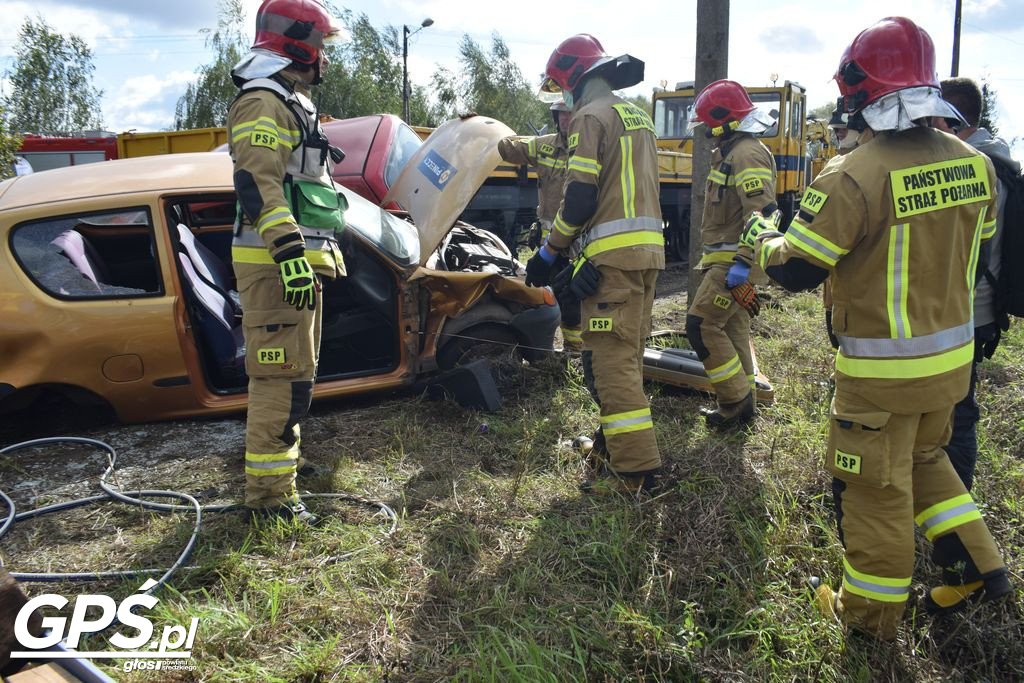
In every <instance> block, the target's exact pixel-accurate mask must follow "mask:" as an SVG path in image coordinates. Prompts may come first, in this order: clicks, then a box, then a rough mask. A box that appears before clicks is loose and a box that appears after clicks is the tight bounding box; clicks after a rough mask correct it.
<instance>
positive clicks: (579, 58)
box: [540, 33, 612, 94]
mask: <svg viewBox="0 0 1024 683" xmlns="http://www.w3.org/2000/svg"><path fill="white" fill-rule="evenodd" d="M611 59H612V58H611V57H609V56H608V54H607V53H606V52H605V51H604V48H603V47H602V46H601V42H600V41H599V40H598V39H597V38H595V37H594V36H592V35H590V34H588V33H580V34H578V35H575V36H573V37H572V38H567V39H565V40H563V41H562V43H561V45H559V46H558V47H556V48H555V51H554V52H552V53H551V56H550V57H549V58H548V66H547V69H545V70H544V75H545V76H546V78H545V79H544V83H543V84H541V87H540V89H541V92H545V93H551V94H554V93H560V92H562V91H563V90H569V91H571V90H573V89H574V88H575V87H576V86H577V85H579V83H580V79H581V78H582V77H583V74H585V73H587V72H588V71H590V70H592V69H593V68H594V67H595V66H598V65H600V64H604V63H607V62H609V61H611Z"/></svg>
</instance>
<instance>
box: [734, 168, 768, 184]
mask: <svg viewBox="0 0 1024 683" xmlns="http://www.w3.org/2000/svg"><path fill="white" fill-rule="evenodd" d="M772 175H773V174H772V170H771V169H770V168H762V167H756V166H755V167H751V168H745V169H743V170H742V171H740V172H739V173H737V174H736V182H737V183H742V182H743V181H744V180H747V179H749V178H763V179H765V180H771V179H772Z"/></svg>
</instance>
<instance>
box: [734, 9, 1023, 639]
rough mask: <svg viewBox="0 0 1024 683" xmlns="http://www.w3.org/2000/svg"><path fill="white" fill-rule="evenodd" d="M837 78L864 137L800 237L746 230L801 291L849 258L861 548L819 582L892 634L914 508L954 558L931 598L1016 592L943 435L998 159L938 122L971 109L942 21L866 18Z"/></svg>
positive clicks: (902, 594)
mask: <svg viewBox="0 0 1024 683" xmlns="http://www.w3.org/2000/svg"><path fill="white" fill-rule="evenodd" d="M835 79H836V81H837V82H838V84H839V89H840V91H841V93H842V95H843V101H844V103H845V108H846V111H847V112H848V113H849V114H850V117H849V121H848V125H849V127H850V128H851V129H853V130H856V131H859V132H860V142H859V144H858V146H857V148H856V149H854V150H853V151H852V152H850V153H849V154H847V155H845V156H843V157H841V158H838V159H836V160H834V161H833V163H831V164H830V165H829V166H828V167H827V168H826V169H825V170H824V171H822V173H821V174H819V175H818V177H817V178H816V179H815V180H814V182H813V183H812V184H811V187H810V188H809V189H808V190H807V192H806V194H805V195H804V199H803V202H802V203H801V206H800V212H799V215H798V216H797V217H796V218H795V219H794V220H793V223H792V224H791V225H790V228H789V230H788V232H787V233H786V234H785V236H779V235H778V232H777V231H774V230H772V226H770V225H767V224H766V222H765V221H763V220H761V219H759V218H758V217H756V216H755V217H754V218H752V219H751V221H750V222H749V223H748V225H747V227H746V229H745V230H744V233H743V235H742V236H741V241H742V242H744V243H745V244H747V245H749V246H754V247H755V248H756V258H757V260H758V263H759V264H760V265H761V266H762V267H763V268H764V269H765V271H766V272H767V274H768V276H769V277H770V278H772V279H773V280H775V281H776V282H778V283H779V284H781V285H782V286H784V287H785V288H787V289H789V290H791V291H798V290H809V289H813V288H815V287H817V286H818V285H819V284H821V282H823V281H824V280H825V278H826V277H828V276H829V274H830V273H831V278H832V284H833V322H834V326H835V332H836V336H837V337H838V340H839V352H838V353H837V355H836V368H835V369H836V373H835V374H836V388H835V396H834V398H833V401H832V405H831V416H830V422H829V427H830V429H829V442H828V451H827V453H826V459H825V460H826V466H827V468H828V470H829V472H830V473H831V474H832V476H833V487H832V490H833V495H834V502H835V508H836V516H837V520H838V525H839V538H840V540H841V541H842V543H843V546H844V548H845V557H844V559H843V579H842V583H841V587H840V589H839V591H838V593H836V592H835V591H833V590H832V588H830V587H829V586H827V585H824V584H822V583H821V582H820V581H817V580H812V585H816V591H817V601H818V605H819V607H820V608H821V609H822V610H823V611H824V612H826V613H827V614H835V615H837V616H838V617H840V618H841V620H842V621H843V622H844V623H845V624H846V625H848V626H851V627H853V628H855V629H857V630H860V631H863V632H865V633H867V634H869V635H872V636H875V637H878V638H882V639H892V638H895V637H896V630H897V626H898V624H899V621H900V616H901V615H902V613H903V610H904V607H905V605H906V601H907V597H908V595H909V593H910V582H911V575H912V574H913V570H914V528H913V525H912V520H913V521H915V522H916V523H917V524H918V525H919V526H920V527H921V529H922V531H923V533H924V535H925V537H926V538H927V539H928V540H929V541H931V542H932V544H933V552H932V559H933V560H934V561H935V562H936V563H937V564H938V565H940V566H941V567H942V568H943V570H944V573H943V584H942V585H940V586H938V587H935V588H933V589H931V591H930V592H929V594H928V596H927V597H926V598H925V607H926V608H927V609H928V610H929V611H930V612H933V613H945V612H950V611H953V610H956V609H959V608H962V607H963V606H964V605H965V604H967V602H968V601H969V600H970V601H975V600H977V601H988V600H991V599H993V598H997V597H1000V596H1003V595H1006V594H1007V593H1009V592H1010V591H1011V587H1010V583H1009V579H1008V577H1007V570H1006V566H1005V565H1004V563H1003V560H1002V558H1001V557H1000V555H999V551H998V550H997V549H996V545H995V542H994V541H993V539H992V536H991V534H990V533H989V531H988V528H987V527H986V525H985V522H984V521H983V520H982V516H981V512H980V511H979V510H978V508H977V506H976V505H975V503H974V501H973V500H972V498H971V495H970V494H969V493H967V491H966V489H965V488H964V485H963V483H962V482H961V481H960V479H959V477H958V476H957V474H956V472H955V471H954V469H953V466H952V465H951V464H950V461H949V458H948V457H947V456H946V453H945V451H944V450H943V449H942V446H943V445H945V444H946V443H947V442H948V440H949V435H950V415H951V413H952V411H953V405H954V404H955V403H956V402H957V401H959V400H960V399H961V398H963V396H964V394H966V393H967V387H968V382H969V381H970V373H971V360H972V358H973V356H974V343H973V335H974V325H973V322H972V317H971V290H972V288H973V285H974V278H975V265H976V263H977V260H978V252H979V248H980V244H981V242H983V241H984V240H987V239H989V238H990V237H991V236H992V234H993V232H994V231H995V213H994V211H995V207H996V191H995V188H996V184H995V173H994V171H993V167H992V163H991V161H989V159H988V158H986V157H985V156H984V155H982V154H980V153H978V152H976V151H975V150H974V149H972V148H971V147H970V146H968V145H966V144H964V143H963V142H961V141H960V140H958V139H956V138H955V137H953V136H950V135H944V134H942V133H940V132H938V131H936V130H935V129H933V128H931V127H929V125H928V124H929V123H930V117H932V116H942V117H957V114H956V113H955V112H954V110H953V109H952V108H951V107H950V106H949V105H948V104H947V103H945V102H944V101H943V100H942V99H941V97H940V94H939V89H938V88H939V84H938V82H937V81H936V79H935V52H934V47H933V45H932V41H931V38H930V37H929V36H928V34H927V33H926V32H925V31H924V30H922V29H920V28H919V27H918V26H917V25H915V24H914V23H913V22H912V21H911V20H909V19H906V18H903V17H891V18H886V19H883V20H881V21H880V22H878V23H877V24H875V25H874V26H871V27H869V28H867V29H865V30H864V31H862V32H861V33H860V34H859V35H858V36H857V37H856V38H855V39H854V40H853V42H852V43H851V44H850V47H849V48H848V50H847V53H846V54H844V57H843V59H842V61H841V62H840V64H839V69H838V71H837V73H836V75H835Z"/></svg>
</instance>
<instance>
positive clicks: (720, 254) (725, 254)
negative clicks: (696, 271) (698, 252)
mask: <svg viewBox="0 0 1024 683" xmlns="http://www.w3.org/2000/svg"><path fill="white" fill-rule="evenodd" d="M735 255H736V252H735V251H712V252H710V253H707V254H704V255H703V256H701V257H700V265H702V266H710V265H714V264H716V263H732V259H733V257H734V256H735Z"/></svg>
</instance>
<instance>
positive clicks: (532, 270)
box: [526, 244, 558, 287]
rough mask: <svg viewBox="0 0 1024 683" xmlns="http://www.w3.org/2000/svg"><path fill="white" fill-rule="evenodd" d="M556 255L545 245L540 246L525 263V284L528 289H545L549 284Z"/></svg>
mask: <svg viewBox="0 0 1024 683" xmlns="http://www.w3.org/2000/svg"><path fill="white" fill-rule="evenodd" d="M557 258H558V253H557V252H555V251H551V250H549V249H548V248H547V245H546V244H545V245H541V248H540V249H538V250H537V253H536V254H534V255H533V256H532V257H530V260H529V261H527V262H526V284H527V286H529V287H546V286H548V285H549V284H551V271H552V270H553V269H552V266H553V265H554V263H555V260H556V259H557Z"/></svg>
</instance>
